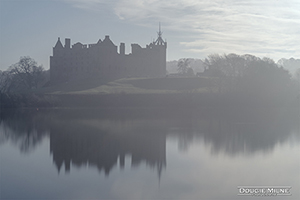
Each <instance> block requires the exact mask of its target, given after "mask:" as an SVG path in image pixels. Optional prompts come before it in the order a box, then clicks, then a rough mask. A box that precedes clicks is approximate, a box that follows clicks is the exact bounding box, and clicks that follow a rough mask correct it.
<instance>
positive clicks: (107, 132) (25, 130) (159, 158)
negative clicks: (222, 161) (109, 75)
mask: <svg viewBox="0 0 300 200" xmlns="http://www.w3.org/2000/svg"><path fill="white" fill-rule="evenodd" d="M298 122H299V115H297V112H294V113H293V112H287V111H286V110H284V111H282V110H277V109H263V108H260V109H257V110H253V109H240V110H230V112H228V110H226V111H224V110H223V111H222V110H214V109H201V110H200V109H199V110H189V111H187V110H185V111H182V110H178V111H174V110H169V111H167V110H161V109H160V110H152V111H150V112H148V111H147V110H139V109H129V110H128V109H123V110H111V111H109V112H108V110H105V109H100V110H91V109H90V110H86V109H84V110H78V109H77V110H48V111H38V112H37V111H30V112H24V113H18V114H14V115H10V116H9V115H2V118H1V134H2V137H1V138H2V143H4V142H7V141H12V142H13V143H14V144H16V145H17V146H18V147H19V148H20V150H21V151H22V152H28V149H34V147H35V146H36V145H37V144H38V143H39V142H41V141H42V139H43V137H44V136H47V135H48V136H49V138H50V152H51V154H52V157H53V162H54V164H55V166H56V168H57V170H58V172H59V171H60V170H61V167H62V165H63V164H64V166H65V171H66V172H68V171H70V166H71V165H74V166H77V167H80V166H86V165H89V166H94V167H96V168H97V169H98V170H99V171H100V172H101V171H104V173H105V174H106V175H108V174H109V173H110V171H111V169H112V168H113V167H114V166H116V165H117V163H118V162H119V167H120V168H121V169H122V168H124V165H125V156H126V155H129V156H131V165H132V166H138V165H139V164H141V163H146V165H147V166H150V167H151V168H155V169H156V170H157V173H158V175H159V176H160V174H161V171H162V169H163V168H165V167H166V164H167V157H166V141H167V136H175V137H177V138H178V141H179V147H180V149H183V150H184V149H188V147H189V145H190V144H191V143H192V142H193V141H194V140H195V139H196V138H197V139H200V140H202V141H204V143H205V144H207V145H209V146H210V147H211V148H212V151H211V152H212V153H213V154H214V153H219V152H224V153H225V154H227V155H230V156H234V155H237V154H243V155H252V154H254V153H256V152H266V151H272V149H273V148H274V146H275V145H276V144H278V143H284V142H286V141H288V138H289V137H291V136H292V134H294V135H295V136H296V137H295V138H296V140H297V141H296V142H299V141H300V139H299V138H300V137H299V123H298Z"/></svg>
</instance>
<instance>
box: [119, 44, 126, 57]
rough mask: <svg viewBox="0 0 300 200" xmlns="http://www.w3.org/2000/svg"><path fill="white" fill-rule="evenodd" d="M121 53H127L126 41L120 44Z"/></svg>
mask: <svg viewBox="0 0 300 200" xmlns="http://www.w3.org/2000/svg"><path fill="white" fill-rule="evenodd" d="M120 55H125V43H121V44H120Z"/></svg>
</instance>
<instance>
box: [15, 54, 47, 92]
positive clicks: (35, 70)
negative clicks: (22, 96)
mask: <svg viewBox="0 0 300 200" xmlns="http://www.w3.org/2000/svg"><path fill="white" fill-rule="evenodd" d="M43 71H44V69H43V67H42V66H41V65H40V66H38V65H37V62H36V61H35V60H34V59H32V58H30V57H28V56H25V57H21V58H20V61H19V62H18V63H16V64H14V65H12V66H11V67H10V73H11V74H12V75H13V79H14V80H13V81H14V82H15V83H16V84H17V85H18V86H19V87H21V86H24V87H25V88H26V89H33V88H38V86H39V83H40V82H41V81H42V80H43Z"/></svg>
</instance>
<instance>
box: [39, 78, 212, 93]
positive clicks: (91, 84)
mask: <svg viewBox="0 0 300 200" xmlns="http://www.w3.org/2000/svg"><path fill="white" fill-rule="evenodd" d="M213 85H214V84H213V79H211V78H206V77H191V78H188V77H171V78H124V79H119V80H115V81H110V82H105V81H101V80H98V79H88V80H80V81H70V82H67V83H63V84H60V85H54V86H49V87H46V88H43V89H41V90H39V91H37V93H44V94H163V93H182V92H196V93H199V92H200V93H202V92H206V91H211V90H212V88H213Z"/></svg>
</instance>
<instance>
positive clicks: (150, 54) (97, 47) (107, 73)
mask: <svg viewBox="0 0 300 200" xmlns="http://www.w3.org/2000/svg"><path fill="white" fill-rule="evenodd" d="M166 48H167V43H166V42H165V41H164V40H163V39H162V32H161V30H160V28H159V31H158V37H157V39H156V40H155V41H153V42H152V43H150V44H149V45H146V47H145V48H142V47H141V46H140V45H138V44H131V53H129V54H125V44H124V43H121V44H120V46H119V52H118V47H117V46H116V45H115V44H114V43H113V42H112V41H111V40H110V38H109V36H108V35H107V36H105V38H104V40H103V41H102V40H101V39H99V41H98V42H97V43H95V44H81V43H80V42H77V43H76V44H73V45H72V46H71V40H70V39H69V38H66V39H65V45H64V46H63V45H62V43H61V41H60V38H58V41H57V42H56V45H55V46H54V47H53V55H52V56H50V81H51V82H52V83H58V82H66V81H69V80H79V79H84V78H92V77H95V78H101V79H105V80H111V79H119V78H125V77H164V76H166Z"/></svg>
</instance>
